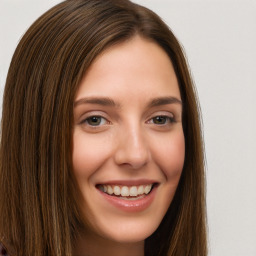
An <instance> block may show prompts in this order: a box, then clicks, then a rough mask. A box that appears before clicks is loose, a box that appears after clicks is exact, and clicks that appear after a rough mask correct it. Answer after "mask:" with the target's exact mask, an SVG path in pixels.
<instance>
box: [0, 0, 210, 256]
mask: <svg viewBox="0 0 256 256" xmlns="http://www.w3.org/2000/svg"><path fill="white" fill-rule="evenodd" d="M0 156H1V166H0V170H1V171H0V175H1V176H0V186H1V189H2V193H1V195H0V212H1V217H0V238H1V242H2V244H3V245H4V248H5V250H7V252H8V254H9V255H13V256H15V255H121V256H122V255H138V256H139V255H153V256H155V255H161V256H164V255H172V256H173V255H179V256H180V255H190V256H191V255H206V251H207V250H206V227H205V225H206V224H205V197H204V168H203V146H202V138H201V132H200V119H199V112H198V105H197V100H196V95H195V92H194V89H193V85H192V81H191V78H190V75H189V71H188V68H187V65H186V61H185V58H184V55H183V53H182V50H181V47H180V45H179V43H178V41H177V39H176V38H175V37H174V35H173V34H172V32H171V31H170V30H169V28H168V27H167V26H166V25H165V24H164V23H163V22H162V21H161V19H160V18H159V17H158V16H157V15H156V14H154V13H153V12H152V11H150V10H148V9H146V8H144V7H141V6H139V5H136V4H133V3H131V2H130V1H126V0H105V1H102V0H90V1H86V0H76V1H75V0H69V1H64V2H63V3H61V4H59V5H57V6H55V7H54V8H52V9H51V10H49V11H48V12H47V13H45V14H44V15H43V16H42V17H40V18H39V19H38V20H37V21H36V22H35V23H34V24H33V25H32V26H31V27H30V28H29V30H28V31H27V33H26V34H25V35H24V37H23V38H22V40H21V42H20V43H19V45H18V47H17V49H16V51H15V53H14V56H13V59H12V62H11V65H10V69H9V73H8V77H7V81H6V87H5V92H4V99H3V114H2V133H1V149H0Z"/></svg>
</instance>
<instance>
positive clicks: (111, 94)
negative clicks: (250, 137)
mask: <svg viewBox="0 0 256 256" xmlns="http://www.w3.org/2000/svg"><path fill="white" fill-rule="evenodd" d="M74 120H75V123H74V133H73V143H74V144H73V171H74V174H75V177H76V180H77V183H78V185H79V189H80V190H81V193H82V196H83V202H82V209H83V213H82V214H83V216H84V217H85V219H86V222H87V223H88V229H87V231H88V233H90V234H94V235H96V236H98V235H99V236H100V237H103V238H106V239H110V240H112V241H118V242H138V241H143V240H144V239H146V238H147V237H148V236H150V235H151V234H152V233H153V232H154V231H155V230H156V228H157V227H158V226H159V224H160V222H161V221H162V219H163V217H164V215H165V213H166V211H167V209H168V207H169V206H170V203H171V201H172V199H173V196H174V193H175V190H176V188H177V185H178V182H179V179H180V175H181V172H182V168H183V163H184V154H185V144H184V134H183V129H182V122H181V121H182V102H181V97H180V92H179V88H178V82H177V78H176V75H175V73H174V69H173V66H172V64H171V61H170V60H169V57H168V56H167V54H166V53H165V52H164V51H163V50H162V49H161V48H160V47H159V46H158V45H157V44H155V43H153V42H151V41H147V40H145V39H142V38H141V37H139V36H136V37H134V38H133V39H132V40H129V41H127V42H124V43H122V44H118V45H115V46H112V47H111V48H109V49H107V50H106V51H105V52H103V54H101V55H100V56H98V58H97V59H96V60H95V61H94V62H93V64H92V65H91V67H90V68H89V70H88V71H87V72H86V75H85V77H84V78H83V80H82V82H81V84H80V87H79V89H78V92H77V94H76V97H75V103H74Z"/></svg>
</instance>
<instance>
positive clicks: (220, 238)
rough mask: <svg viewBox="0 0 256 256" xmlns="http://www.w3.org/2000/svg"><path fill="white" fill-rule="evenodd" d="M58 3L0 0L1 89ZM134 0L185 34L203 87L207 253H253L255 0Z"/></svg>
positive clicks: (255, 230)
mask: <svg viewBox="0 0 256 256" xmlns="http://www.w3.org/2000/svg"><path fill="white" fill-rule="evenodd" d="M58 2H59V1H57V0H51V1H50V0H48V1H47V0H30V1H27V0H26V1H25V0H0V93H1V95H2V91H3V88H4V84H5V78H6V74H7V70H8V66H9V63H10V60H11V57H12V54H13V52H14V49H15V47H16V45H17V43H18V41H19V39H20V38H21V36H22V35H23V34H24V32H25V31H26V29H27V28H28V27H29V26H30V25H31V24H32V22H33V21H34V20H35V19H36V18H37V17H38V16H39V15H41V14H42V13H43V12H45V11H46V10H47V9H48V8H50V7H51V6H53V5H54V4H56V3H58ZM135 2H138V3H140V4H143V5H145V6H147V7H149V8H150V9H152V10H154V11H155V12H156V13H158V14H159V15H160V16H161V17H162V18H163V19H164V21H166V23H167V24H168V25H169V26H170V28H171V29H172V30H173V32H174V34H175V35H176V36H177V37H178V39H179V40H180V41H181V43H182V45H183V46H184V48H185V51H186V54H187V57H188V61H189V64H190V67H191V70H192V74H193V78H194V81H195V84H196V87H197V90H198V95H199V98H200V102H201V109H202V116H203V123H204V137H205V148H206V157H207V169H206V174H207V209H208V226H209V243H210V253H209V255H210V256H222V255H224V256H231V255H232V256H255V255H256V185H255V181H256V164H255V163H256V160H255V159H256V121H255V120H256V100H255V95H256V1H254V0H251V1H249V0H247V1H246V0H240V1H235V0H233V1H228V0H221V1H217V0H176V1H175V0H165V1H164V0H136V1H135ZM1 98H2V96H1ZM1 102H2V101H1Z"/></svg>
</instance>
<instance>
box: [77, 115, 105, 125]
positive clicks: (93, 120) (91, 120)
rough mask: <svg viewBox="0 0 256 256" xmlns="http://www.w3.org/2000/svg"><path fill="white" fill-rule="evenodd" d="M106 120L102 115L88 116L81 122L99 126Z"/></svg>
mask: <svg viewBox="0 0 256 256" xmlns="http://www.w3.org/2000/svg"><path fill="white" fill-rule="evenodd" d="M107 122H108V121H107V120H106V119H105V118H104V117H102V116H90V117H88V118H86V119H85V120H84V121H83V122H82V123H85V124H87V125H89V126H101V125H104V124H106V123H107Z"/></svg>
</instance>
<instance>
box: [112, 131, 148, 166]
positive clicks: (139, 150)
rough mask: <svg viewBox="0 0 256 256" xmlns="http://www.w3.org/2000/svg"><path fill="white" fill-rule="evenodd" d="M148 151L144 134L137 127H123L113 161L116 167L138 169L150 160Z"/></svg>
mask: <svg viewBox="0 0 256 256" xmlns="http://www.w3.org/2000/svg"><path fill="white" fill-rule="evenodd" d="M150 157H151V156H150V150H149V146H148V141H147V139H146V136H145V133H143V131H142V129H141V128H140V127H139V126H138V127H125V128H124V129H123V131H120V134H119V136H118V138H117V149H116V152H115V156H114V160H115V162H116V164H117V165H122V166H127V167H129V168H131V169H139V168H141V167H143V166H145V165H146V164H147V163H148V162H149V160H150Z"/></svg>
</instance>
